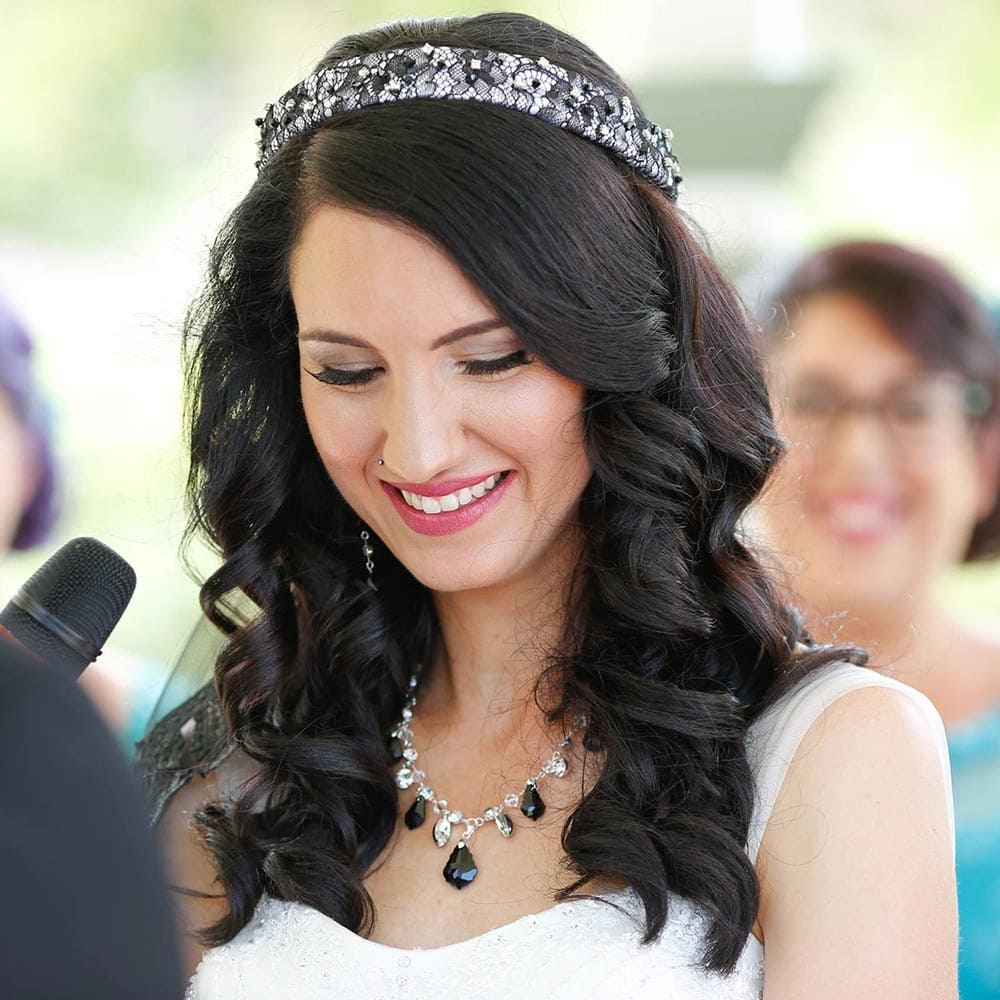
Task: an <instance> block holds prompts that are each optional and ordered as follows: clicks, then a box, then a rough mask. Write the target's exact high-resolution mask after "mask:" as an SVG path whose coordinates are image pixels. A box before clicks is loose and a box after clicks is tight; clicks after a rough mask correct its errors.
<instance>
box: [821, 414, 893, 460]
mask: <svg viewBox="0 0 1000 1000" xmlns="http://www.w3.org/2000/svg"><path fill="white" fill-rule="evenodd" d="M826 450H827V456H828V458H829V460H830V462H831V464H835V465H839V466H840V467H841V468H843V469H846V470H849V471H850V472H852V473H854V474H855V475H863V474H874V475H878V474H881V473H884V472H885V470H886V468H887V466H889V465H891V464H892V463H893V457H894V454H893V453H894V448H893V442H892V439H891V434H890V431H889V428H888V427H887V426H886V424H885V421H884V420H883V419H882V418H881V416H880V415H879V414H878V413H875V412H872V411H871V410H869V409H864V410H861V409H857V410H852V411H850V412H847V413H843V414H841V416H840V419H839V421H836V422H835V424H834V426H833V427H831V428H830V435H829V439H828V441H827V449H826Z"/></svg>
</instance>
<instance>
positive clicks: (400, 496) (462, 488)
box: [381, 469, 517, 536]
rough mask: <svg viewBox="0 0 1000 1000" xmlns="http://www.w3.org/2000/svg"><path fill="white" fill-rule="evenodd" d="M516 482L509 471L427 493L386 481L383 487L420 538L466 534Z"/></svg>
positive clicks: (448, 484) (442, 485)
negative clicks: (457, 533)
mask: <svg viewBox="0 0 1000 1000" xmlns="http://www.w3.org/2000/svg"><path fill="white" fill-rule="evenodd" d="M516 478H517V473H516V472H514V471H513V470H510V469H508V470H506V471H504V472H494V473H492V474H491V475H489V476H486V477H485V478H483V479H478V480H477V479H466V480H465V481H462V480H458V481H455V480H452V481H451V482H445V483H440V484H432V483H428V484H426V485H425V486H424V487H423V489H424V490H426V492H419V491H418V490H417V489H414V488H411V487H416V486H417V485H418V484H416V483H401V484H399V485H398V486H397V485H395V484H393V483H387V482H385V481H384V480H383V481H382V484H381V485H382V489H383V490H385V492H386V494H387V495H388V497H389V500H390V501H391V502H392V505H393V507H395V508H396V511H397V512H398V513H399V515H400V517H401V518H402V519H403V521H404V522H405V523H406V525H407V527H409V528H410V529H411V530H412V531H415V532H416V533H417V534H419V535H437V536H441V535H451V534H453V533H455V532H458V531H464V530H465V529H467V528H470V527H471V526H472V525H473V524H475V523H476V522H477V521H479V520H480V519H482V518H483V517H485V516H486V515H487V514H488V513H489V512H490V511H491V510H493V509H494V508H495V507H496V506H497V505H498V504H499V503H500V502H501V501H502V500H503V498H504V496H505V495H506V494H507V492H508V491H509V490H510V487H511V484H512V483H513V482H514V481H515V479H516ZM445 489H446V490H447V491H448V492H443V490H445Z"/></svg>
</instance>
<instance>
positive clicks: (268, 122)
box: [257, 43, 681, 199]
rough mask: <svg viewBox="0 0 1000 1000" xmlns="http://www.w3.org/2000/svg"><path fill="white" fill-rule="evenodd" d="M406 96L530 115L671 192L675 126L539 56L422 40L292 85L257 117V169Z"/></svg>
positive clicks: (676, 175) (675, 179) (676, 172)
mask: <svg viewBox="0 0 1000 1000" xmlns="http://www.w3.org/2000/svg"><path fill="white" fill-rule="evenodd" d="M411 100H449V101H475V102H478V103H481V104H494V105H498V106H500V107H505V108H510V109H511V110H513V111H520V112H522V113H523V114H527V115H531V116H532V117H534V118H538V119H540V120H542V121H545V122H548V123H549V124H550V125H556V126H558V127H559V128H562V129H565V130H566V131H567V132H572V133H574V134H575V135H578V136H581V137H582V138H584V139H589V140H591V141H592V142H596V143H597V144H598V145H600V146H603V147H604V148H605V149H608V150H610V151H611V152H613V153H614V154H615V155H616V156H618V157H619V158H621V159H622V160H624V161H625V162H626V163H627V164H629V166H631V167H634V168H635V169H636V170H638V171H639V173H641V174H642V175H643V176H644V177H647V178H648V179H649V180H651V181H652V182H653V183H654V184H656V186H657V187H659V188H660V189H661V190H663V191H664V192H666V194H667V195H668V196H669V197H670V198H673V199H676V197H677V192H678V186H679V185H680V182H681V175H680V164H679V163H678V162H677V158H676V157H675V156H674V154H673V151H672V150H671V145H670V143H671V140H672V139H673V134H672V133H671V132H670V130H669V129H661V128H660V127H659V125H655V124H653V123H652V122H651V121H649V120H648V119H646V118H644V117H643V116H642V115H640V114H639V113H638V112H637V111H636V110H635V108H634V107H633V105H632V102H631V101H630V100H629V98H628V97H627V96H619V95H617V94H615V93H614V92H612V91H610V90H608V89H607V88H605V87H603V86H601V85H600V84H597V83H594V82H593V81H591V80H588V79H587V78H586V77H584V76H581V75H580V74H579V73H574V72H570V71H569V70H566V69H563V67H561V66H557V65H555V64H554V63H551V62H549V60H548V59H546V58H544V57H541V58H539V59H532V58H531V57H529V56H522V55H517V54H515V53H513V52H492V51H490V50H487V49H457V48H452V47H450V46H444V45H431V44H430V43H427V44H425V45H422V46H419V47H415V48H403V49H389V50H387V51H384V52H373V53H371V54H369V55H366V56H356V57H354V58H351V59H343V60H341V61H340V62H338V63H335V64H334V65H332V66H328V67H327V68H325V69H322V70H320V71H319V72H318V73H314V74H313V75H312V76H308V77H306V79H305V80H303V81H302V82H301V83H299V84H296V85H295V86H294V87H292V89H291V90H289V91H288V92H287V93H285V94H284V95H283V96H282V97H280V98H279V99H278V100H277V101H276V102H275V103H274V104H271V105H268V107H267V109H266V110H265V112H264V116H263V118H258V119H257V123H258V125H259V126H260V159H259V160H258V161H257V167H258V169H259V170H260V169H263V167H264V166H265V164H266V163H267V162H268V160H270V159H271V157H272V156H274V154H275V153H276V152H277V151H278V150H279V149H281V147H282V146H284V145H285V143H287V142H288V141H289V140H290V139H292V138H294V137H295V136H297V135H301V134H302V133H303V132H307V131H308V130H310V129H313V128H316V127H317V126H319V125H321V124H322V123H323V122H325V121H328V120H329V119H331V118H335V117H337V116H339V115H342V114H347V113H348V112H351V111H357V110H359V109H360V108H367V107H371V106H373V105H378V104H392V103H395V102H397V101H411Z"/></svg>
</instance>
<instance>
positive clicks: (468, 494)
mask: <svg viewBox="0 0 1000 1000" xmlns="http://www.w3.org/2000/svg"><path fill="white" fill-rule="evenodd" d="M506 475H507V473H506V472H497V473H494V474H493V475H492V476H487V477H486V479H484V480H483V481H482V482H479V483H475V484H474V485H472V486H465V487H463V488H462V489H460V490H457V491H456V492H455V493H445V494H444V495H443V496H435V497H428V496H423V495H422V494H420V493H411V492H410V491H409V490H400V491H399V492H400V493H401V494H402V495H403V499H404V500H405V501H406V502H407V503H408V504H409V505H410V506H411V507H412V508H413V509H414V510H419V511H423V513H425V514H441V513H448V512H450V511H453V510H458V508H459V507H467V506H468V505H469V504H470V503H472V502H473V501H475V500H478V499H480V498H481V497H484V496H486V494H487V493H489V491H490V490H492V489H493V487H494V486H498V485H499V484H500V483H501V482H503V480H504V477H505V476H506Z"/></svg>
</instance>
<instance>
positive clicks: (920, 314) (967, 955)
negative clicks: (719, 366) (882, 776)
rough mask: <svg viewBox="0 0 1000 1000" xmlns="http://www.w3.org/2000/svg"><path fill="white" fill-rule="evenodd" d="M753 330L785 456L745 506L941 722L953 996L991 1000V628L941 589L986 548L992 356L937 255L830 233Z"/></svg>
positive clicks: (998, 920) (997, 834)
mask: <svg viewBox="0 0 1000 1000" xmlns="http://www.w3.org/2000/svg"><path fill="white" fill-rule="evenodd" d="M765 333H766V342H765V344H766V354H767V361H768V365H767V367H768V370H769V381H770V388H771V393H772V401H773V405H774V408H775V411H776V416H777V418H778V422H779V427H780V429H781V430H782V431H783V433H784V436H785V437H786V439H787V441H788V444H789V452H788V454H787V456H786V458H785V460H784V462H783V463H782V464H781V466H780V467H779V470H778V472H777V475H776V476H775V477H774V478H773V480H772V483H771V486H770V489H769V490H768V492H767V494H766V496H765V498H764V500H763V501H762V503H761V504H760V508H759V511H758V513H759V522H760V524H761V526H762V527H763V529H764V533H765V536H766V541H767V544H768V546H769V547H770V549H771V550H772V551H773V552H774V554H775V556H776V558H777V559H778V561H779V562H780V563H781V568H782V569H783V570H784V574H785V577H786V579H787V581H788V584H789V587H790V588H791V589H792V590H793V591H794V592H795V595H796V600H797V602H798V603H799V606H800V607H801V608H802V609H803V611H804V613H805V615H806V617H807V620H808V622H809V624H810V626H811V628H812V631H813V633H814V634H815V636H816V638H817V639H821V640H825V641H831V642H832V641H834V640H836V639H837V637H841V638H843V637H846V636H850V638H851V640H852V641H855V642H857V643H858V644H859V645H862V646H865V647H867V648H868V650H869V651H870V653H871V654H872V659H873V662H874V664H875V665H876V666H879V667H881V668H883V669H885V670H886V671H887V672H890V673H892V674H893V675H894V676H895V677H897V678H898V679H900V680H903V681H905V682H906V683H908V684H910V685H912V686H914V687H916V688H918V689H919V690H921V691H923V692H924V693H925V694H926V695H927V696H928V697H930V699H931V700H932V701H933V702H934V704H935V705H936V707H937V709H938V711H939V712H940V713H941V715H942V717H943V718H944V721H945V724H946V726H947V727H948V730H949V743H950V750H951V758H952V769H953V779H954V791H955V798H956V820H957V824H958V826H957V837H958V866H959V868H958V879H959V900H960V903H959V905H960V926H961V935H962V956H961V995H962V997H963V1000H976V998H980V997H987V996H989V997H997V996H1000V626H998V625H996V624H994V625H992V626H991V625H989V624H985V625H984V624H983V623H981V622H979V623H975V624H973V623H970V622H969V621H967V620H965V619H963V618H962V617H960V616H959V615H957V614H955V613H954V612H953V611H952V610H951V609H950V608H949V607H948V606H947V604H946V603H945V601H944V600H943V599H942V597H941V594H940V590H941V587H940V584H941V582H942V578H943V577H944V575H945V573H946V572H947V571H948V570H949V569H951V568H952V567H953V566H955V565H956V564H958V563H961V562H967V561H971V560H978V559H985V558H989V557H991V556H995V555H997V554H1000V352H998V348H997V342H996V339H995V331H994V328H993V325H992V323H991V321H990V318H989V316H988V314H987V313H986V312H985V311H984V310H983V309H982V308H981V307H980V306H979V305H978V303H977V302H976V300H975V299H974V297H973V296H972V295H971V294H970V293H969V292H968V291H967V290H966V289H965V288H964V287H963V286H962V284H961V283H960V282H959V281H958V279H957V278H956V277H955V276H954V275H952V274H951V273H950V272H949V271H948V270H947V269H946V268H945V267H944V266H943V265H942V264H940V263H939V262H938V261H936V260H934V259H932V258H931V257H928V256H926V255H924V254H921V253H917V252H915V251H913V250H910V249H907V248H905V247H901V246H897V245H893V244H889V243H875V242H855V243H842V244H839V245H836V246H832V247H829V248H827V249H825V250H822V251H820V252H818V253H816V254H815V255H813V256H812V257H809V258H808V259H806V260H805V261H804V262H803V263H802V264H800V265H799V267H798V268H797V269H796V270H795V271H794V273H793V274H792V275H791V277H790V278H789V279H788V281H787V282H786V284H785V286H784V287H783V288H782V290H781V291H780V293H779V294H778V296H777V299H776V302H775V309H774V310H773V318H772V320H771V322H770V323H769V324H768V329H767V330H766V331H765Z"/></svg>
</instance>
